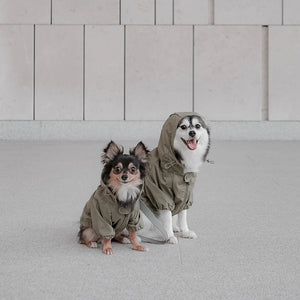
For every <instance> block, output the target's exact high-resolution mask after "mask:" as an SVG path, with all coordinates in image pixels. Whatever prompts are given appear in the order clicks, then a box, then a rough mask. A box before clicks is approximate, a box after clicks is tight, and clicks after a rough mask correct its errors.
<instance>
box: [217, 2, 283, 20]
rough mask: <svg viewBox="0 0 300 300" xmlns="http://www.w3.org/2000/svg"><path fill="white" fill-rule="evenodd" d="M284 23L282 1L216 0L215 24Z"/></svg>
mask: <svg viewBox="0 0 300 300" xmlns="http://www.w3.org/2000/svg"><path fill="white" fill-rule="evenodd" d="M281 23H282V0H215V24H224V25H225V24H233V25H235V24H236V25H239V24H241V25H243V24H245V25H246V24H250V25H258V24H262V25H268V24H281Z"/></svg>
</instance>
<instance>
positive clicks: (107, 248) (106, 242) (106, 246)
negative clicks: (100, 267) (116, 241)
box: [102, 238, 113, 255]
mask: <svg viewBox="0 0 300 300" xmlns="http://www.w3.org/2000/svg"><path fill="white" fill-rule="evenodd" d="M102 243H103V250H102V251H103V253H104V254H107V255H111V254H112V253H113V250H112V246H111V240H110V239H105V238H104V239H103V240H102Z"/></svg>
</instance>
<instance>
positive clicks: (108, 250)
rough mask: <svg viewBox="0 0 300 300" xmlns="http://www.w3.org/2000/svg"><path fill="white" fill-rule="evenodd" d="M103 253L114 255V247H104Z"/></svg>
mask: <svg viewBox="0 0 300 300" xmlns="http://www.w3.org/2000/svg"><path fill="white" fill-rule="evenodd" d="M103 253H104V254H106V255H112V254H113V250H112V248H110V247H108V248H105V249H103Z"/></svg>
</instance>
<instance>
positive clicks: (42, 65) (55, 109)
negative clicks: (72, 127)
mask: <svg viewBox="0 0 300 300" xmlns="http://www.w3.org/2000/svg"><path fill="white" fill-rule="evenodd" d="M35 64H36V71H35V78H36V84H35V92H36V94H35V102H36V119H37V120H81V119H82V117H83V26H79V25H72V26H68V25H51V26H45V25H40V26H36V61H35Z"/></svg>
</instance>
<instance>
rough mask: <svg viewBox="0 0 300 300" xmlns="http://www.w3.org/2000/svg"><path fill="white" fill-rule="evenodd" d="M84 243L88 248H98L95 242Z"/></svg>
mask: <svg viewBox="0 0 300 300" xmlns="http://www.w3.org/2000/svg"><path fill="white" fill-rule="evenodd" d="M86 245H87V246H88V247H89V248H98V244H97V243H96V242H88V243H86Z"/></svg>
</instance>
